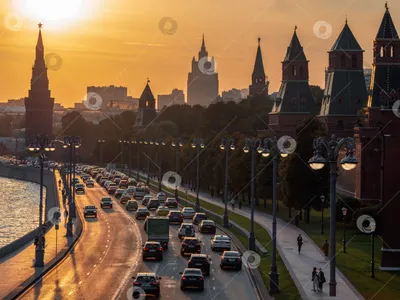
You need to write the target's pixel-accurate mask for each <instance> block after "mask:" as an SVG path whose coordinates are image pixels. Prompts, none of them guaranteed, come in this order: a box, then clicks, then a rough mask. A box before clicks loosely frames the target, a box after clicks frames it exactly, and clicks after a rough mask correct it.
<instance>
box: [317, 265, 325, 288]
mask: <svg viewBox="0 0 400 300" xmlns="http://www.w3.org/2000/svg"><path fill="white" fill-rule="evenodd" d="M318 280H319V286H318V287H319V291H320V292H322V291H323V288H324V283H325V282H326V278H325V274H324V272H322V269H321V268H320V269H319V272H318Z"/></svg>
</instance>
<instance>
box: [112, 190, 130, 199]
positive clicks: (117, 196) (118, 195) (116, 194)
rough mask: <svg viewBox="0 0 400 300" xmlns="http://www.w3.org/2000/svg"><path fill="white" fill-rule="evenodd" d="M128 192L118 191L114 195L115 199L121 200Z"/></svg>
mask: <svg viewBox="0 0 400 300" xmlns="http://www.w3.org/2000/svg"><path fill="white" fill-rule="evenodd" d="M126 192H127V191H126V190H125V189H117V190H116V191H115V193H114V197H115V198H117V199H120V198H121V196H122V195H123V194H126Z"/></svg>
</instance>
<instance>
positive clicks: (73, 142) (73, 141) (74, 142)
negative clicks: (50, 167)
mask: <svg viewBox="0 0 400 300" xmlns="http://www.w3.org/2000/svg"><path fill="white" fill-rule="evenodd" d="M80 146H81V139H80V137H79V136H65V137H64V145H63V147H64V148H68V147H70V149H69V150H70V152H69V153H70V158H69V165H70V187H69V193H68V196H69V197H68V206H69V214H68V223H67V237H72V236H73V232H72V225H73V223H72V219H73V218H76V208H75V182H73V179H72V172H73V173H74V177H75V165H74V161H75V158H74V154H76V149H78V148H79V147H80Z"/></svg>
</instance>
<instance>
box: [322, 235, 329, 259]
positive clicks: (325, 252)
mask: <svg viewBox="0 0 400 300" xmlns="http://www.w3.org/2000/svg"><path fill="white" fill-rule="evenodd" d="M322 251H323V252H324V254H325V259H328V254H329V243H328V240H325V243H324V245H323V246H322Z"/></svg>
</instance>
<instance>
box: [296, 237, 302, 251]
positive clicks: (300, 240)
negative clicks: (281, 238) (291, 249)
mask: <svg viewBox="0 0 400 300" xmlns="http://www.w3.org/2000/svg"><path fill="white" fill-rule="evenodd" d="M302 245H303V237H302V236H301V234H299V236H298V237H297V246H298V251H299V253H300V251H301V246H302Z"/></svg>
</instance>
